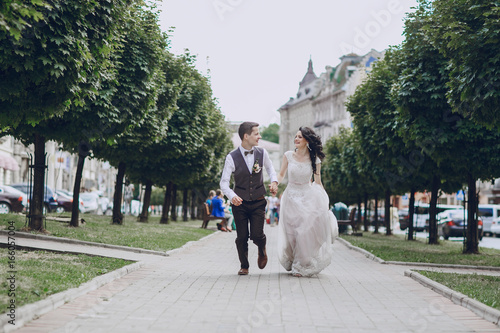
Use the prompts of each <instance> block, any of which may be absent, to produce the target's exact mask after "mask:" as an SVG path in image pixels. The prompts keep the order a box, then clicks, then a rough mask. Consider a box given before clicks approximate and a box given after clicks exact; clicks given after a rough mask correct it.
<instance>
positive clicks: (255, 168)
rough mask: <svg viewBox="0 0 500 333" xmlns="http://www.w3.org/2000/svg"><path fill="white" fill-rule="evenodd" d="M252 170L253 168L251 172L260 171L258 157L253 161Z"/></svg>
mask: <svg viewBox="0 0 500 333" xmlns="http://www.w3.org/2000/svg"><path fill="white" fill-rule="evenodd" d="M252 170H253V173H259V172H260V170H262V168H261V167H260V165H259V159H256V160H255V163H254V165H253V168H252Z"/></svg>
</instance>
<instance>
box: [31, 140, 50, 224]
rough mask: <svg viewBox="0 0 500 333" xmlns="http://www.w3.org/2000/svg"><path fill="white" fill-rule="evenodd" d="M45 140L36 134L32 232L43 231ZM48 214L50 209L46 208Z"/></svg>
mask: <svg viewBox="0 0 500 333" xmlns="http://www.w3.org/2000/svg"><path fill="white" fill-rule="evenodd" d="M45 168H46V165H45V138H44V137H43V136H41V135H39V134H35V172H34V176H33V192H32V197H31V198H30V210H31V212H30V213H31V216H30V220H29V221H30V222H29V228H30V229H31V230H37V231H42V230H43V206H44V198H45ZM46 209H47V212H48V211H49V209H50V206H49V207H46Z"/></svg>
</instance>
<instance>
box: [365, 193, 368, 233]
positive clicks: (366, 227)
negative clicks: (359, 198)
mask: <svg viewBox="0 0 500 333" xmlns="http://www.w3.org/2000/svg"><path fill="white" fill-rule="evenodd" d="M364 205H365V213H364V222H365V223H364V228H365V231H368V223H369V221H368V193H365V202H364Z"/></svg>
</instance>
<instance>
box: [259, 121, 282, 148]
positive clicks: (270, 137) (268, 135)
mask: <svg viewBox="0 0 500 333" xmlns="http://www.w3.org/2000/svg"><path fill="white" fill-rule="evenodd" d="M279 132H280V125H278V124H275V123H273V124H270V125H269V126H267V127H264V128H263V129H262V131H261V132H260V134H261V135H262V139H264V140H267V141H271V142H274V143H280V133H279Z"/></svg>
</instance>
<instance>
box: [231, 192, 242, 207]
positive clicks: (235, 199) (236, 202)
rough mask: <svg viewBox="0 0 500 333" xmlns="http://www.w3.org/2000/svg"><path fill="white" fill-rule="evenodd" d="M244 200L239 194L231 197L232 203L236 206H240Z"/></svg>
mask: <svg viewBox="0 0 500 333" xmlns="http://www.w3.org/2000/svg"><path fill="white" fill-rule="evenodd" d="M242 202H243V199H241V198H240V197H239V196H237V195H235V196H234V197H233V198H232V199H231V203H232V204H233V205H235V206H239V205H241V203H242Z"/></svg>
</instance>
